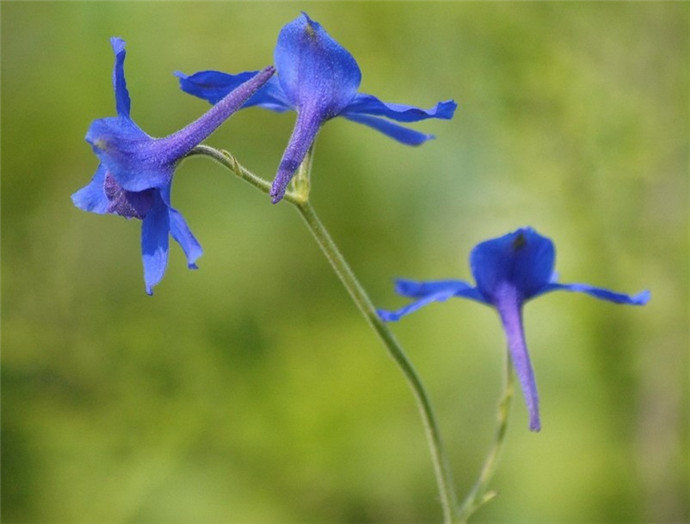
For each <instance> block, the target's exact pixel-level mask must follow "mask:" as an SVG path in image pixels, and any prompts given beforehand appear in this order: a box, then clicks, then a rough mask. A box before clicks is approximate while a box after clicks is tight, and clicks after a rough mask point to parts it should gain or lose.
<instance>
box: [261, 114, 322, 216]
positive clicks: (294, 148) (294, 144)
mask: <svg viewBox="0 0 690 524" xmlns="http://www.w3.org/2000/svg"><path fill="white" fill-rule="evenodd" d="M322 123H323V121H322V120H321V119H320V118H319V116H318V115H314V114H312V113H309V112H307V111H302V112H299V113H298V114H297V122H295V128H294V129H293V131H292V136H291V137H290V141H289V142H288V145H287V147H286V148H285V151H284V152H283V157H282V159H281V160H280V165H279V166H278V172H277V174H276V176H275V178H274V180H273V185H272V186H271V192H270V195H271V197H272V202H273V203H274V204H277V203H278V202H280V200H281V199H282V198H283V196H284V195H285V191H286V190H287V186H288V184H289V183H290V180H292V177H293V176H294V175H295V171H297V168H298V167H299V165H300V164H301V163H302V161H303V160H304V157H305V156H306V155H307V151H309V148H310V147H311V145H312V143H313V142H314V138H316V134H317V133H318V132H319V129H320V128H321V125H322Z"/></svg>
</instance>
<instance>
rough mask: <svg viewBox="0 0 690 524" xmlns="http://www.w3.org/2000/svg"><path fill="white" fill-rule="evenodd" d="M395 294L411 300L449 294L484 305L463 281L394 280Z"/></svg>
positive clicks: (474, 290)
mask: <svg viewBox="0 0 690 524" xmlns="http://www.w3.org/2000/svg"><path fill="white" fill-rule="evenodd" d="M395 292H396V293H398V294H399V295H402V296H405V297H411V298H422V297H425V296H427V295H433V294H436V293H444V292H450V293H452V294H453V296H455V297H464V298H471V299H473V300H477V301H479V302H483V303H485V302H486V301H485V300H484V297H482V295H481V294H480V293H479V292H478V291H477V288H475V287H474V286H472V285H471V284H469V283H468V282H465V281H463V280H435V281H428V282H416V281H413V280H405V279H396V281H395Z"/></svg>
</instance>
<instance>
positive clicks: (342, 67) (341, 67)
mask: <svg viewBox="0 0 690 524" xmlns="http://www.w3.org/2000/svg"><path fill="white" fill-rule="evenodd" d="M274 60H275V65H276V68H277V69H278V81H279V82H280V86H281V88H282V90H283V92H284V93H285V96H286V98H287V100H289V102H290V104H291V105H292V106H293V107H294V108H296V109H297V111H298V112H299V111H301V110H303V109H306V108H309V109H310V111H312V112H314V113H317V114H318V115H319V116H320V117H321V118H322V119H323V120H326V119H329V118H333V117H334V116H336V115H338V114H339V113H340V112H341V111H342V110H343V109H345V107H347V105H348V104H349V103H350V101H351V100H352V99H353V98H354V96H355V95H356V93H357V88H358V87H359V83H360V82H361V80H362V74H361V72H360V70H359V66H358V65H357V62H356V61H355V59H354V58H353V56H352V55H351V54H350V53H349V52H348V51H347V50H346V49H345V48H344V47H342V46H341V45H340V44H339V43H338V42H336V41H335V40H333V38H331V36H330V35H329V34H328V33H327V32H326V30H325V29H324V28H323V27H322V26H321V24H319V23H318V22H315V21H314V20H312V19H311V18H309V17H308V16H307V14H306V13H302V14H301V15H300V16H299V17H298V18H297V19H295V20H293V21H292V22H290V23H289V24H287V25H285V26H284V27H283V28H282V29H281V31H280V34H279V35H278V42H277V44H276V48H275V52H274Z"/></svg>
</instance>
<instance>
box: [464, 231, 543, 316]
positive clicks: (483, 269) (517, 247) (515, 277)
mask: <svg viewBox="0 0 690 524" xmlns="http://www.w3.org/2000/svg"><path fill="white" fill-rule="evenodd" d="M555 256H556V253H555V249H554V246H553V242H551V240H549V239H548V238H546V237H543V236H541V235H539V234H538V233H537V232H536V231H535V230H534V229H532V228H522V229H518V230H516V231H514V232H512V233H509V234H507V235H504V236H502V237H499V238H495V239H492V240H487V241H486V242H482V243H480V244H478V245H477V246H475V248H474V249H473V250H472V253H471V254H470V268H471V270H472V274H473V275H474V278H475V281H476V282H477V288H478V289H479V291H480V292H481V293H482V295H484V297H486V299H487V300H488V301H489V302H492V303H495V300H496V293H497V290H498V289H499V288H501V287H502V286H503V285H504V284H505V283H510V284H511V285H513V287H514V288H515V290H516V292H517V293H518V296H519V298H520V300H521V301H525V300H528V299H529V298H532V297H533V296H536V295H538V294H539V293H541V292H542V291H543V290H544V288H545V287H546V286H547V285H548V284H549V282H550V281H551V275H552V274H553V266H554V261H555Z"/></svg>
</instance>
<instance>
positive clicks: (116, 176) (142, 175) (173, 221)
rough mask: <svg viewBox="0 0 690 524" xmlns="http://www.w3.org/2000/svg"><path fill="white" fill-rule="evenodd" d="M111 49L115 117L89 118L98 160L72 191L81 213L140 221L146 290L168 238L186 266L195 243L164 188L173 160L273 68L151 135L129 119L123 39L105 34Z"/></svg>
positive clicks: (89, 137) (159, 272) (157, 275)
mask: <svg viewBox="0 0 690 524" xmlns="http://www.w3.org/2000/svg"><path fill="white" fill-rule="evenodd" d="M110 43H111V45H112V48H113V51H114V53H115V67H114V70H113V86H114V88H115V106H116V110H117V116H116V117H109V118H102V119H99V120H95V121H94V122H93V123H92V124H91V127H90V128H89V130H88V132H87V133H86V141H87V142H89V144H91V147H92V148H93V151H94V152H95V153H96V155H97V156H98V158H99V160H100V164H99V166H98V169H97V170H96V174H95V175H94V176H93V179H92V180H91V182H90V183H89V184H88V185H87V186H85V187H84V188H82V189H80V190H79V191H77V192H76V193H74V194H73V195H72V201H73V202H74V205H75V206H77V207H78V208H80V209H83V210H85V211H91V212H93V213H101V214H105V213H107V214H113V215H120V216H123V217H125V218H138V219H140V220H141V221H142V228H141V251H142V258H143V262H144V281H145V283H146V292H147V293H148V294H149V295H151V294H152V293H153V291H152V289H153V286H155V285H156V284H158V282H160V281H161V279H162V278H163V274H164V273H165V268H166V266H167V262H168V236H169V235H172V237H173V239H175V241H177V243H178V244H180V246H181V247H182V249H183V251H184V253H185V255H186V257H187V264H188V266H189V267H190V268H196V265H195V261H196V259H197V258H198V257H199V256H200V255H201V252H202V250H201V246H200V245H199V242H198V241H197V239H196V238H195V237H194V235H193V234H192V232H191V231H190V230H189V227H188V226H187V223H186V222H185V220H184V218H183V217H182V215H181V214H180V213H179V212H178V211H177V210H175V209H173V208H172V207H171V206H170V186H171V183H172V176H173V172H174V171H175V167H176V166H177V164H178V162H179V161H180V160H181V159H182V158H184V157H185V155H187V154H188V153H189V152H190V151H191V150H192V149H193V148H194V147H195V146H197V145H198V144H200V143H201V141H203V140H204V139H205V138H206V137H208V136H209V135H210V134H211V133H212V132H213V131H214V130H215V129H216V128H217V127H218V126H219V125H220V124H222V123H223V122H224V121H225V120H226V119H227V118H228V117H229V116H230V115H231V114H232V113H234V112H235V111H237V110H238V109H239V108H240V107H241V106H242V104H243V103H244V102H245V101H246V100H247V99H248V98H249V97H251V96H252V95H253V94H254V93H255V92H256V90H257V89H259V88H260V87H261V86H262V85H263V84H264V83H265V82H266V81H268V79H269V78H270V77H271V76H272V75H273V73H274V68H273V67H272V66H271V67H268V68H266V69H264V70H263V71H261V72H259V73H257V74H255V75H249V76H248V77H247V79H246V82H243V83H241V84H240V85H238V86H237V88H236V89H234V90H233V91H232V92H230V93H229V94H228V95H227V96H226V97H224V98H223V99H222V100H221V101H219V103H218V104H216V105H215V106H213V107H212V108H211V109H210V110H209V111H208V112H207V113H206V114H204V115H203V116H202V117H200V118H199V119H197V120H196V121H194V122H192V123H191V124H189V125H188V126H186V127H185V128H183V129H181V130H180V131H178V132H177V133H174V134H172V135H170V136H168V137H165V138H153V137H151V136H149V135H147V134H146V133H145V132H144V131H142V130H141V129H140V128H139V127H138V126H137V125H136V124H135V123H134V121H133V120H132V119H131V118H130V116H129V112H130V99H129V93H128V92H127V85H126V83H125V73H124V62H125V42H124V40H122V39H120V38H111V39H110Z"/></svg>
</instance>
